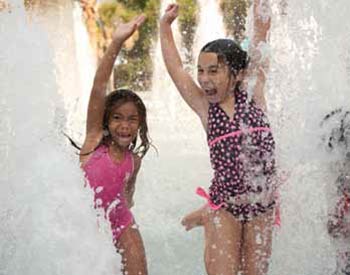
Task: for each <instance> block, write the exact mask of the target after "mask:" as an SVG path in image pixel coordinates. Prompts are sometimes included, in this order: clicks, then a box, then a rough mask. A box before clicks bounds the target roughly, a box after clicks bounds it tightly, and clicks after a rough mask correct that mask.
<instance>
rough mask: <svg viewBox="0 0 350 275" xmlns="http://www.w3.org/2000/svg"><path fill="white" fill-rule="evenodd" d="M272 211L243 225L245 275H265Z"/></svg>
mask: <svg viewBox="0 0 350 275" xmlns="http://www.w3.org/2000/svg"><path fill="white" fill-rule="evenodd" d="M273 217H274V215H273V210H271V211H269V212H267V213H265V214H263V215H261V216H259V217H257V218H253V220H251V221H249V222H247V223H246V224H244V226H243V227H244V228H243V251H242V252H243V257H244V260H243V267H244V274H245V275H266V274H267V271H268V264H269V259H270V256H271V246H272V230H273Z"/></svg>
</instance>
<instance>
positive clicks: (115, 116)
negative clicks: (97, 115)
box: [112, 114, 122, 120]
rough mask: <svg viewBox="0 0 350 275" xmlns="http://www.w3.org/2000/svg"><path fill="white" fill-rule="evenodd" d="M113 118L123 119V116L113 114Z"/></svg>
mask: <svg viewBox="0 0 350 275" xmlns="http://www.w3.org/2000/svg"><path fill="white" fill-rule="evenodd" d="M112 119H113V120H121V119H122V117H121V115H118V114H114V115H113V116H112Z"/></svg>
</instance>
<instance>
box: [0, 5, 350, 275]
mask: <svg viewBox="0 0 350 275" xmlns="http://www.w3.org/2000/svg"><path fill="white" fill-rule="evenodd" d="M207 1H209V0H207ZM9 2H10V1H9ZM62 2H63V3H62V4H60V6H57V7H56V8H54V9H50V10H49V11H47V14H41V15H40V16H36V15H34V16H31V18H32V20H29V18H28V13H26V12H25V10H24V8H23V4H22V1H19V0H13V1H12V2H10V4H11V12H7V11H1V12H0V37H1V41H2V42H3V41H6V43H5V42H3V43H1V46H0V48H1V51H0V59H1V65H0V66H1V71H0V72H1V73H0V90H1V91H2V99H1V101H0V107H1V108H0V114H1V117H2V120H1V122H0V125H1V129H2V131H1V132H0V137H1V143H0V152H1V156H2V161H1V162H0V168H1V171H2V172H1V179H0V180H1V182H0V183H1V185H0V186H1V187H0V190H1V191H0V209H1V210H0V219H1V221H2V222H1V223H0V234H1V236H2V238H1V239H0V247H1V248H2V249H1V252H0V274H1V275H2V274H4V275H5V274H6V275H7V274H11V275H12V274H13V275H17V274H23V273H25V274H29V275H31V274H78V275H79V274H112V273H113V274H118V271H117V270H118V264H117V262H118V259H119V258H118V256H116V254H115V252H114V251H113V247H112V244H111V242H110V239H109V232H108V229H107V228H108V227H107V228H106V227H104V226H103V225H101V227H100V229H99V227H98V226H96V214H95V211H94V210H93V208H92V205H91V204H92V199H91V194H90V193H89V191H88V190H87V189H84V188H83V184H84V181H83V177H82V173H81V171H80V170H79V167H78V163H77V158H76V156H75V155H74V153H73V150H72V149H71V147H70V146H69V145H68V144H67V143H66V141H65V140H64V139H63V136H62V133H61V131H67V132H69V133H71V134H72V135H73V136H75V137H76V138H77V139H81V137H82V133H83V131H84V119H85V109H86V101H87V96H86V93H88V88H89V87H90V85H91V74H92V72H93V69H90V70H88V71H84V72H83V71H82V70H83V69H84V68H85V69H86V68H94V65H93V62H92V63H88V64H86V63H85V65H81V62H86V61H88V62H90V61H89V60H91V59H90V56H89V53H88V49H85V50H82V47H84V46H85V45H87V39H86V37H85V40H84V41H85V42H81V41H83V40H82V39H84V34H83V33H82V32H81V30H82V28H81V25H79V11H78V10H76V9H74V6H73V5H72V3H71V2H70V1H68V0H67V1H62ZM204 2H205V1H204V0H203V2H202V1H200V3H204ZM271 2H272V11H273V24H272V28H271V37H270V41H271V52H272V55H271V70H270V74H269V81H268V88H269V89H268V92H267V101H268V105H269V107H268V108H269V117H270V120H271V123H272V127H273V130H274V133H275V137H276V141H277V154H278V160H279V164H280V167H281V169H284V170H287V171H289V172H290V173H291V176H290V178H289V180H288V182H286V183H285V184H284V185H283V186H282V187H281V191H280V192H281V201H282V227H281V228H280V229H277V230H276V233H275V238H274V245H273V255H272V263H271V268H270V273H269V274H271V275H289V274H290V275H292V274H293V275H294V274H298V275H308V274H319V275H329V274H331V272H332V271H333V269H334V265H335V259H334V249H333V246H332V243H331V241H330V239H329V238H328V236H327V233H326V228H325V222H326V218H327V211H328V200H327V194H328V193H329V192H331V190H330V189H332V188H331V187H330V186H329V182H334V178H336V176H337V175H335V174H333V173H332V172H331V171H330V169H329V168H328V167H329V166H330V162H331V160H333V159H337V156H332V157H330V156H329V155H327V153H326V152H324V151H323V150H322V148H323V147H322V141H321V136H322V130H324V129H321V128H320V127H319V122H320V120H321V119H322V117H323V116H324V115H325V114H326V113H327V112H329V111H331V110H332V109H334V108H337V107H339V106H343V105H346V104H345V102H347V99H348V97H347V94H348V90H349V85H350V69H349V68H350V58H349V56H350V48H349V46H348V45H349V42H350V35H349V34H350V28H349V27H348V26H347V25H346V24H344V22H347V21H346V20H347V14H349V12H350V4H349V3H348V0H338V1H337V3H332V4H330V3H329V2H327V1H320V0H317V1H316V0H307V1H305V0H303V1H302V0H293V2H287V1H285V0H271ZM211 3H214V1H212V2H211ZM166 4H167V1H165V0H163V1H162V9H163V10H164V8H165V6H166ZM203 9H204V8H203ZM203 9H202V13H203V12H204V11H203ZM217 10H218V9H216V8H211V9H210V11H211V15H210V20H208V22H211V23H212V22H218V24H211V25H210V28H213V26H219V25H220V19H218V18H220V14H219V13H215V11H217ZM72 11H74V13H72ZM74 16H75V17H74ZM200 22H203V21H200ZM204 28H208V27H205V26H204V25H201V24H200V25H199V28H198V30H197V35H196V36H197V40H196V41H200V42H197V43H196V46H195V47H194V57H196V55H197V54H198V49H199V47H200V46H202V44H203V43H204V42H206V41H209V40H212V39H215V38H217V37H214V36H212V37H211V36H209V37H203V36H202V35H201V34H200V33H205V34H208V33H209V34H210V33H212V34H214V33H215V32H218V33H219V36H221V34H222V33H224V31H223V27H218V28H217V30H215V31H214V29H213V31H212V32H203V29H204ZM175 29H176V28H175ZM63 34H64V35H63ZM78 35H79V36H78ZM82 35H83V36H82ZM177 37H178V38H177V39H180V38H179V36H178V35H177ZM77 41H78V43H79V44H78V43H76V42H77ZM178 42H179V40H178ZM82 44H84V45H82ZM178 45H180V43H178ZM335 45H339V46H338V48H335ZM196 47H197V48H196ZM196 49H197V50H196ZM83 52H85V53H86V55H83V56H79V55H80V54H82V53H83ZM159 54H160V51H159V46H156V47H155V53H154V56H155V57H154V59H155V61H156V65H155V66H156V68H157V69H159V71H158V72H157V73H156V74H155V75H156V76H160V77H159V78H156V81H154V83H156V85H160V86H155V87H154V89H153V90H152V92H149V93H143V94H141V96H142V97H143V98H144V100H145V102H146V105H147V106H148V111H149V124H150V133H151V136H152V137H153V141H154V144H155V146H156V147H157V148H158V151H159V154H157V153H156V152H155V151H154V150H152V149H151V150H150V152H149V153H148V155H147V156H146V157H145V159H144V163H143V167H142V170H141V172H140V175H139V178H138V183H137V189H136V194H135V196H136V197H135V201H136V205H135V207H134V213H135V216H136V219H137V221H138V223H139V225H140V230H141V233H142V235H143V238H144V241H145V246H146V250H147V256H148V262H149V270H150V272H149V274H152V275H160V274H181V275H187V274H188V275H189V274H204V273H205V272H204V264H203V260H202V259H203V256H202V251H203V242H202V241H203V234H202V230H201V229H196V230H194V231H193V232H190V233H187V232H184V230H183V228H182V227H181V226H180V219H181V217H182V216H183V215H184V214H185V213H187V212H188V211H190V210H192V209H194V208H196V207H198V206H200V205H201V204H202V203H203V201H202V200H201V199H200V198H198V197H196V195H194V190H195V188H196V187H197V186H199V185H201V186H204V187H208V186H209V183H210V178H211V170H210V165H209V160H208V157H207V154H208V152H207V147H206V144H205V135H204V132H203V131H202V129H201V125H200V122H199V120H198V119H197V118H196V117H195V115H194V114H193V113H192V112H191V111H190V110H189V108H188V107H187V106H186V105H185V104H184V103H183V102H182V99H181V98H180V96H179V95H178V94H177V92H176V90H175V88H174V86H173V84H172V83H171V81H170V80H169V77H168V75H167V74H166V73H165V70H164V66H163V62H162V59H161V57H160V55H159ZM83 76H87V77H86V78H83ZM347 105H349V104H347ZM170 144H171V145H170ZM42 152H44V153H42ZM100 222H101V223H103V222H102V221H100Z"/></svg>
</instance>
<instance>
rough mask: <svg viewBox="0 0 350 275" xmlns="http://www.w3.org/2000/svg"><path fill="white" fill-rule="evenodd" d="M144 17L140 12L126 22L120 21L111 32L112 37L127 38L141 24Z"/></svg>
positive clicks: (122, 39) (123, 39)
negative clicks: (112, 32)
mask: <svg viewBox="0 0 350 275" xmlns="http://www.w3.org/2000/svg"><path fill="white" fill-rule="evenodd" d="M145 19H146V17H145V16H144V15H143V14H141V15H139V16H136V17H134V18H133V19H132V20H131V21H129V22H127V23H120V24H119V25H117V28H116V31H115V32H114V34H113V39H119V40H121V41H125V40H127V39H128V38H129V37H130V36H131V35H132V34H133V33H134V32H135V31H136V30H137V29H138V28H139V27H140V26H141V25H142V24H143V22H144V21H145Z"/></svg>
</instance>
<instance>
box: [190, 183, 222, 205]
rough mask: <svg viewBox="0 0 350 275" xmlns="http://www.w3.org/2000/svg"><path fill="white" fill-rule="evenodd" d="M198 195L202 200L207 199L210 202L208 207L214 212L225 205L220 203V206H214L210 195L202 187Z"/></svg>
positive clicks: (198, 189)
mask: <svg viewBox="0 0 350 275" xmlns="http://www.w3.org/2000/svg"><path fill="white" fill-rule="evenodd" d="M196 194H197V195H199V196H201V197H202V198H205V199H206V200H207V201H208V206H209V207H210V208H211V209H213V210H218V209H220V208H221V207H222V206H224V205H225V203H224V202H222V203H220V204H219V205H216V204H214V203H213V202H212V201H211V200H210V196H209V194H208V193H207V192H206V191H205V190H204V189H203V188H202V187H197V190H196Z"/></svg>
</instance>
